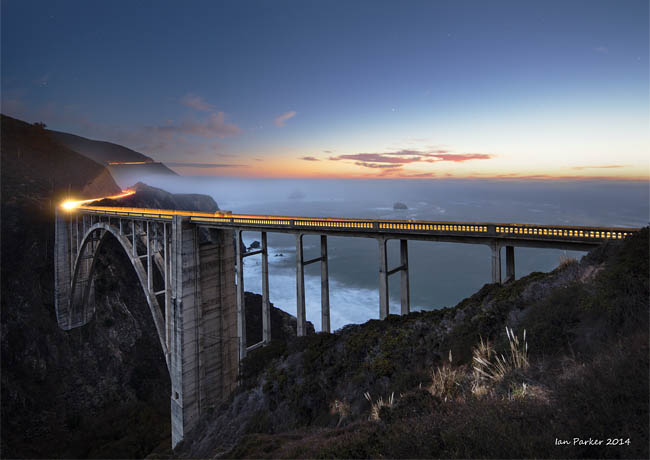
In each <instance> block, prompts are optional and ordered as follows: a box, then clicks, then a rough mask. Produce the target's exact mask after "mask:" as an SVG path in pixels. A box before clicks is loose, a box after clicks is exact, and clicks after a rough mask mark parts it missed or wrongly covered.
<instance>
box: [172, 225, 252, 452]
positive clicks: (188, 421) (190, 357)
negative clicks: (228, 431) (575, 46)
mask: <svg viewBox="0 0 650 460" xmlns="http://www.w3.org/2000/svg"><path fill="white" fill-rule="evenodd" d="M232 240H233V238H232V232H231V231H229V230H212V231H210V241H209V242H206V243H200V242H199V228H198V226H196V225H193V224H191V223H190V222H188V221H187V220H183V217H182V216H174V218H173V221H172V250H171V257H172V259H173V261H172V271H171V297H172V299H171V310H172V311H171V313H172V315H171V329H172V337H171V345H172V346H171V350H170V372H169V373H170V376H171V386H172V394H171V417H172V446H175V445H176V444H178V442H180V441H181V440H182V439H183V437H184V436H185V433H187V432H188V431H189V430H190V429H191V428H192V427H193V426H194V425H195V424H196V422H197V421H198V419H199V416H200V414H201V413H203V412H205V411H206V410H209V409H211V408H213V407H215V406H216V405H217V404H218V403H219V402H220V401H221V399H222V398H223V397H224V396H226V395H228V394H230V392H231V391H232V390H233V389H234V388H235V385H236V381H237V374H238V364H239V360H238V356H237V354H238V348H239V343H238V342H237V339H236V338H233V335H234V334H233V332H234V331H235V329H236V327H235V324H236V323H238V321H237V320H236V317H237V316H236V315H235V308H234V305H235V302H234V300H235V292H234V291H235V282H234V281H235V280H234V274H233V271H232V265H233V262H234V261H233V259H234V254H233V252H234V251H233V247H232ZM240 261H241V259H240Z"/></svg>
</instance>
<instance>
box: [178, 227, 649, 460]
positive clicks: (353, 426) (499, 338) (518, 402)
mask: <svg viewBox="0 0 650 460" xmlns="http://www.w3.org/2000/svg"><path fill="white" fill-rule="evenodd" d="M648 251H649V249H648V229H647V228H645V229H644V230H643V231H641V232H639V233H638V234H636V235H634V236H633V237H631V238H629V239H628V240H626V241H622V242H610V243H607V244H605V245H603V246H601V247H599V248H597V249H595V250H593V251H592V252H591V253H590V254H588V255H587V256H585V257H584V258H583V259H582V260H581V261H579V262H578V261H575V260H567V261H565V262H564V263H563V264H562V265H561V266H560V267H558V268H557V269H556V270H554V271H553V272H550V273H532V274H531V275H529V276H527V277H525V278H523V279H521V280H517V281H515V282H512V283H509V284H507V285H496V284H488V285H485V286H484V287H483V288H482V289H481V290H480V291H479V292H477V293H476V294H474V295H473V296H471V297H469V298H467V299H465V300H464V301H462V302H461V303H459V304H458V305H457V306H456V307H454V308H448V309H444V310H438V311H431V312H417V313H411V314H409V315H407V316H403V317H398V316H390V317H389V318H388V319H387V320H385V321H377V320H371V321H369V322H367V323H366V324H363V325H355V326H347V327H345V328H343V329H342V330H339V331H337V332H336V333H334V334H322V333H320V334H315V335H312V336H309V337H304V338H300V339H299V340H296V341H293V342H291V343H288V344H283V343H274V344H272V345H271V346H270V347H268V348H262V349H257V350H255V351H253V352H252V353H250V354H249V355H248V356H247V358H246V360H245V361H244V365H243V374H244V377H245V381H244V385H243V386H242V388H241V391H240V392H239V393H237V394H236V395H234V396H233V398H232V400H231V402H230V404H227V405H223V406H222V407H221V408H219V410H218V411H215V413H214V414H212V415H210V416H207V417H204V418H203V420H202V421H201V423H200V424H199V425H198V427H197V428H196V429H195V430H194V431H193V432H192V433H190V434H189V435H187V436H186V438H185V441H184V442H183V443H182V444H181V445H179V446H178V448H177V450H176V451H175V452H174V455H175V456H180V457H192V458H195V457H201V458H208V457H210V458H212V457H214V456H222V457H223V458H452V457H453V458H477V457H482V458H529V457H535V458H538V457H547V458H648V405H649V398H648V383H649V382H648V366H649V362H648V352H649V348H648V310H649V309H648V295H649V291H648V257H649V256H648V254H649V252H648ZM342 308H354V306H353V305H348V306H342ZM506 327H509V328H512V331H513V332H510V329H509V330H508V333H506ZM524 330H525V331H526V336H525V340H524V334H523V332H524ZM508 334H510V339H509V338H508ZM513 334H514V335H516V337H517V341H518V342H519V345H517V343H516V342H515V340H514V335H513ZM481 343H483V345H481ZM524 344H526V345H524ZM474 357H477V358H478V359H480V360H482V361H483V363H484V364H481V363H480V362H479V361H477V360H476V359H475V358H474ZM497 357H499V358H500V360H501V363H502V364H503V365H499V360H497V359H496V358H497ZM366 395H367V396H366ZM556 438H557V439H564V440H569V441H570V445H557V444H556V442H555V440H556ZM574 438H579V439H583V440H588V439H590V438H591V439H602V440H603V445H600V446H595V445H588V444H580V443H576V444H575V445H574V444H573V439H574ZM607 438H622V441H623V442H625V444H623V445H610V446H606V445H604V444H605V440H606V439H607Z"/></svg>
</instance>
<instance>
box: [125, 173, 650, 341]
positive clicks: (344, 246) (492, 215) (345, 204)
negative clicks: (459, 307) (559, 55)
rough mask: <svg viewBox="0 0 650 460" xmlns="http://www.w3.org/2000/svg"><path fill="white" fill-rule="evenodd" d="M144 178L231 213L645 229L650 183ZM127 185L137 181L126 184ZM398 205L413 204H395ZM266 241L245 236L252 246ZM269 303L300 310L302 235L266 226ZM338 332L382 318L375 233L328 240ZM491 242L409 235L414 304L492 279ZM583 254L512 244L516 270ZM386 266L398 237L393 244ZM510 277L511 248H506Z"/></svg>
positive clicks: (312, 242) (312, 276) (252, 274)
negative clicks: (298, 278) (299, 250)
mask: <svg viewBox="0 0 650 460" xmlns="http://www.w3.org/2000/svg"><path fill="white" fill-rule="evenodd" d="M142 181H143V182H145V183H147V184H149V185H151V186H154V187H159V188H162V189H164V190H167V191H169V192H172V193H202V194H206V195H210V196H212V197H213V198H214V200H215V201H216V202H217V203H218V205H219V208H220V209H222V210H230V211H232V212H233V213H247V214H265V215H289V216H312V217H316V216H332V217H361V218H380V219H427V220H440V221H446V220H449V221H473V222H516V223H527V224H557V225H573V224H575V225H588V226H623V227H627V226H629V227H641V226H645V225H648V221H649V211H648V205H649V202H648V183H647V182H629V181H628V182H623V181H621V182H612V181H584V180H581V181H574V182H562V181H488V180H411V181H408V180H352V179H345V180H340V179H339V180H334V179H317V180H314V179H310V180H305V179H282V180H280V179H240V178H222V177H188V176H179V177H171V178H170V177H169V176H164V177H162V176H151V177H145V178H143V179H142ZM120 185H122V186H124V187H126V186H128V185H131V184H120ZM395 202H401V203H404V204H406V205H407V206H408V209H406V210H394V209H393V204H394V203H395ZM256 240H257V241H259V240H260V234H259V233H257V232H246V233H244V241H245V243H246V245H247V246H248V245H250V244H251V243H252V242H253V241H256ZM303 241H304V249H305V258H306V259H310V258H313V257H318V256H319V255H320V240H319V238H318V237H317V236H305V237H304V240H303ZM268 242H269V264H270V267H269V273H270V275H269V277H270V281H269V284H270V286H269V291H270V299H271V302H272V303H273V304H274V305H275V306H276V307H278V308H281V309H283V310H285V311H287V312H289V313H291V314H294V315H295V313H296V276H295V275H296V269H295V252H296V251H295V237H294V236H293V235H287V234H279V233H269V234H268ZM328 246H329V248H328V249H329V272H330V309H331V326H332V330H336V329H339V328H341V327H343V326H345V325H346V324H351V323H363V322H365V321H367V320H369V319H371V318H378V317H379V293H378V290H377V288H378V245H377V242H376V240H374V239H372V238H345V237H329V238H328ZM490 254H491V252H490V249H489V248H488V246H485V245H473V244H455V243H438V242H421V241H409V274H410V286H411V309H412V310H431V309H436V308H442V307H448V306H454V305H456V304H457V303H458V302H459V301H460V300H462V299H464V298H465V297H468V296H470V295H472V294H473V293H474V292H476V291H477V290H478V289H480V288H481V287H482V286H483V285H484V284H485V283H489V282H490V279H491V272H490ZM584 254H585V253H584V252H578V251H562V250H552V249H551V250H549V249H525V248H515V267H516V276H517V278H520V277H522V276H525V275H527V274H529V273H531V272H533V271H550V270H553V269H554V268H555V267H556V266H557V265H558V264H559V263H560V261H561V260H562V258H564V257H572V258H576V259H580V257H582V256H583V255H584ZM260 257H261V256H259V255H258V256H252V257H249V258H247V259H246V261H245V264H244V273H245V279H244V284H245V288H246V290H247V291H252V292H257V293H260V292H261V266H260V263H261V260H260ZM388 257H389V268H392V267H395V266H397V265H399V242H398V241H396V240H395V241H390V242H389V254H388ZM501 259H502V264H503V265H504V266H503V267H502V273H503V274H504V275H505V250H502V255H501ZM389 283H390V309H391V312H393V313H398V312H399V308H400V306H399V298H400V285H399V275H395V276H391V277H390V281H389ZM305 285H306V308H307V319H308V320H309V321H311V322H312V323H313V324H314V326H315V328H316V330H320V329H321V321H320V265H319V264H312V265H309V266H307V267H306V269H305Z"/></svg>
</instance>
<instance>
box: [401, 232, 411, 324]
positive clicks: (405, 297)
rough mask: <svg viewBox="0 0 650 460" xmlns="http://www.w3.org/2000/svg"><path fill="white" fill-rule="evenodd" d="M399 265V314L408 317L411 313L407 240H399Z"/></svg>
mask: <svg viewBox="0 0 650 460" xmlns="http://www.w3.org/2000/svg"><path fill="white" fill-rule="evenodd" d="M399 248H400V264H401V267H402V270H401V272H402V273H401V277H402V280H401V281H402V284H401V288H400V291H401V293H400V294H401V297H402V298H401V301H402V302H401V314H402V315H408V314H409V313H410V312H411V294H410V289H409V249H408V240H400V246H399Z"/></svg>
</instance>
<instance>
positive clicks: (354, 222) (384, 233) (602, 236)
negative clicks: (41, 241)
mask: <svg viewBox="0 0 650 460" xmlns="http://www.w3.org/2000/svg"><path fill="white" fill-rule="evenodd" d="M78 210H79V211H80V212H82V213H88V214H100V215H105V216H114V217H119V218H130V217H131V218H138V219H143V218H144V219H153V220H158V221H169V220H171V219H172V217H173V216H174V215H181V216H183V217H186V218H187V219H188V220H189V221H191V222H193V223H196V224H198V225H203V226H208V227H218V228H239V229H245V230H250V231H270V232H285V233H314V234H329V235H337V236H354V237H369V238H377V237H384V238H401V239H421V240H433V241H448V242H458V243H472V244H490V242H492V241H494V240H495V239H497V240H500V241H502V243H503V244H504V245H506V244H508V245H514V246H529V247H557V248H563V249H583V250H584V249H589V248H590V247H593V246H595V245H598V244H600V243H602V242H603V241H606V240H620V239H623V238H625V237H627V236H629V235H630V234H631V233H632V232H635V231H638V230H639V229H638V228H624V227H588V226H565V225H536V224H517V223H494V222H449V221H430V220H398V219H388V220H386V219H351V218H339V217H304V216H300V217H299V216H266V215H250V214H231V213H230V212H224V211H217V212H216V213H206V212H194V211H183V210H168V209H147V208H123V207H108V206H81V207H79V208H78Z"/></svg>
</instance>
